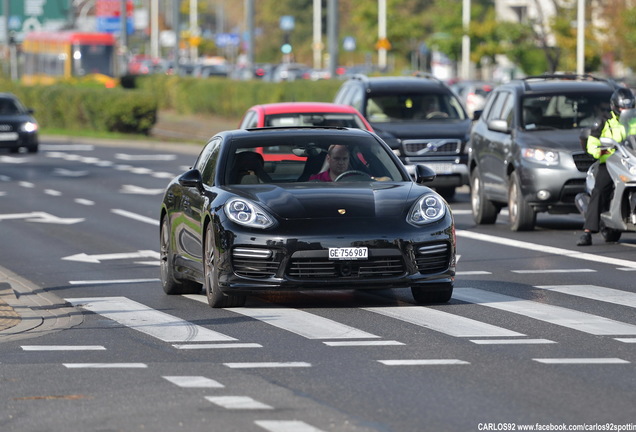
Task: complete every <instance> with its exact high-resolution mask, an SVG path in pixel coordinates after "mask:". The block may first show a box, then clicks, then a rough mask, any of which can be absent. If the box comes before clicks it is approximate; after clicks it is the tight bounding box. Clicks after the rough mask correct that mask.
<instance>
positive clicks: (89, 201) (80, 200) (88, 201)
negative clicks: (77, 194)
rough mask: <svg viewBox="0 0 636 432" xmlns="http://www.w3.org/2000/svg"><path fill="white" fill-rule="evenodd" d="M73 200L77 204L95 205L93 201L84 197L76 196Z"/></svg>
mask: <svg viewBox="0 0 636 432" xmlns="http://www.w3.org/2000/svg"><path fill="white" fill-rule="evenodd" d="M75 202H76V203H77V204H81V205H85V206H92V205H95V201H91V200H87V199H84V198H76V199H75Z"/></svg>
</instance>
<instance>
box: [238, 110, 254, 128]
mask: <svg viewBox="0 0 636 432" xmlns="http://www.w3.org/2000/svg"><path fill="white" fill-rule="evenodd" d="M255 127H258V116H257V115H256V113H255V112H254V111H249V112H248V113H247V114H245V118H244V119H243V121H242V122H241V127H240V128H239V129H249V128H255Z"/></svg>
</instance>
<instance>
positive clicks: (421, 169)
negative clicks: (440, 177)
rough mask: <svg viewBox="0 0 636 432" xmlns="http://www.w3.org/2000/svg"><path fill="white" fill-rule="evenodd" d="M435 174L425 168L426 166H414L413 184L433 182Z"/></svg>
mask: <svg viewBox="0 0 636 432" xmlns="http://www.w3.org/2000/svg"><path fill="white" fill-rule="evenodd" d="M435 176H436V174H435V171H433V170H432V169H430V168H429V167H427V166H426V165H420V164H418V165H416V166H415V182H416V183H417V184H422V183H428V182H430V181H433V179H434V178H435Z"/></svg>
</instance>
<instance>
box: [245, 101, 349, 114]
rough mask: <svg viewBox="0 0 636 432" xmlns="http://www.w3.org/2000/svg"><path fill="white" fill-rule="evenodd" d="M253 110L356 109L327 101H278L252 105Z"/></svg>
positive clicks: (338, 111)
mask: <svg viewBox="0 0 636 432" xmlns="http://www.w3.org/2000/svg"><path fill="white" fill-rule="evenodd" d="M250 109H253V110H260V111H262V112H263V113H264V114H266V115H270V114H286V113H304V112H307V113H317V112H330V113H353V114H357V113H358V110H356V109H355V108H354V107H352V106H349V105H341V104H335V103H329V102H279V103H270V104H261V105H254V106H253V107H252V108H250Z"/></svg>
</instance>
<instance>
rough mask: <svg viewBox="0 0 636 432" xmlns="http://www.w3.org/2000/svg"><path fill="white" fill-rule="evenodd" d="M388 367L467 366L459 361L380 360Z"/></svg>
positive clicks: (465, 362) (464, 362)
mask: <svg viewBox="0 0 636 432" xmlns="http://www.w3.org/2000/svg"><path fill="white" fill-rule="evenodd" d="M378 362H380V363H382V364H383V365H387V366H439V365H467V364H470V363H469V362H467V361H464V360H458V359H422V360H378Z"/></svg>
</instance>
